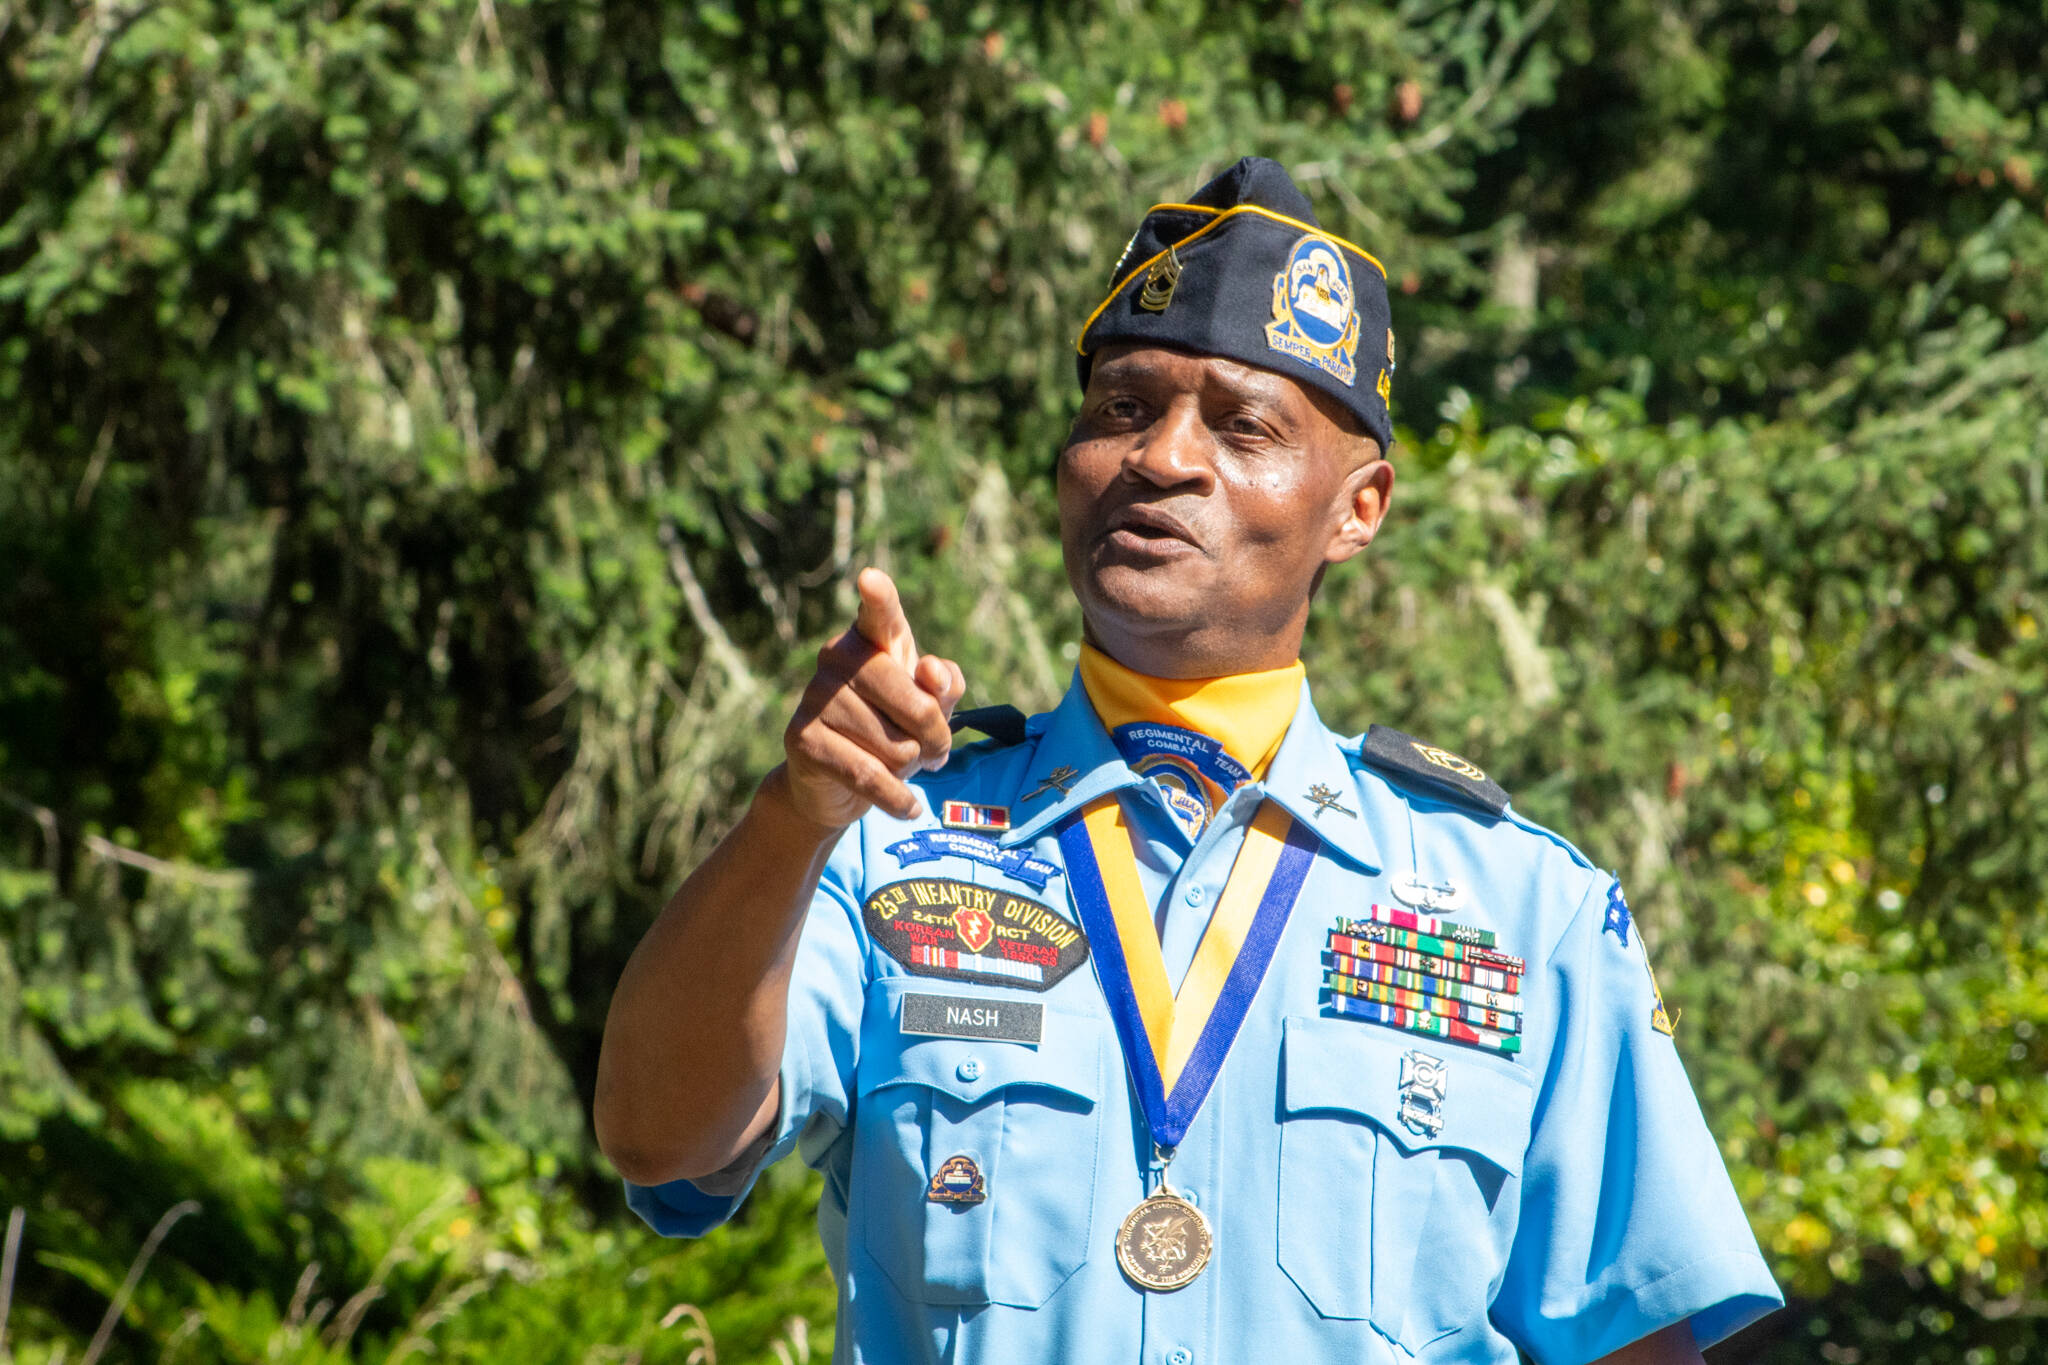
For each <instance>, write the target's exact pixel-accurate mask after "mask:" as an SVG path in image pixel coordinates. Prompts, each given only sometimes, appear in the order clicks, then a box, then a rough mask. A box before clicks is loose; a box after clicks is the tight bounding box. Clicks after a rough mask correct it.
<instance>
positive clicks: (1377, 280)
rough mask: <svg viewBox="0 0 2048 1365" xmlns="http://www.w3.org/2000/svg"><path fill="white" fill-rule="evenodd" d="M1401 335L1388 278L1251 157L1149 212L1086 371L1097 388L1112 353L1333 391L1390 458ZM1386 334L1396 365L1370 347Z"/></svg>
mask: <svg viewBox="0 0 2048 1365" xmlns="http://www.w3.org/2000/svg"><path fill="white" fill-rule="evenodd" d="M1389 323H1390V313H1389V309H1388V305H1387V272H1386V268H1385V267H1384V266H1382V265H1381V264H1380V263H1379V261H1378V260H1377V259H1375V258H1374V256H1373V255H1372V253H1371V252H1369V251H1367V250H1365V249H1364V248H1363V247H1360V246H1355V245H1353V244H1352V243H1350V242H1347V241H1345V240H1344V239H1343V238H1342V237H1339V236H1337V235H1336V234H1334V233H1331V232H1328V231H1325V230H1324V228H1323V227H1322V225H1321V223H1319V222H1318V221H1317V219H1316V214H1315V209H1314V208H1313V207H1311V206H1310V204H1309V201H1308V196H1307V195H1305V194H1303V193H1302V192H1301V190H1300V188H1299V187H1298V186H1296V185H1295V183H1294V181H1293V179H1292V178H1291V177H1289V175H1288V174H1287V170H1286V168H1285V167H1283V166H1281V165H1280V163H1279V162H1277V161H1269V160H1267V159H1266V158H1264V157H1258V156H1248V157H1245V158H1244V159H1243V160H1241V161H1239V162H1238V163H1237V164H1236V165H1234V166H1232V167H1230V169H1228V170H1226V171H1224V172H1223V174H1221V175H1219V176H1217V177H1216V178H1215V179H1214V180H1211V181H1210V182H1209V183H1208V184H1206V185H1204V186H1202V188H1200V189H1199V190H1196V191H1195V192H1194V193H1193V194H1191V195H1189V196H1188V199H1187V202H1186V203H1167V204H1155V205H1153V206H1152V207H1151V209H1149V210H1148V211H1147V212H1146V214H1145V217H1144V221H1142V222H1141V223H1139V224H1138V230H1137V232H1136V233H1135V234H1134V235H1133V236H1132V237H1131V240H1130V243H1129V245H1127V246H1126V247H1125V248H1124V254H1123V257H1122V259H1121V260H1119V261H1118V262H1117V266H1116V270H1115V271H1114V272H1113V274H1112V278H1111V285H1110V291H1109V296H1108V297H1107V298H1105V299H1104V300H1103V301H1102V302H1101V303H1100V304H1099V305H1098V306H1097V307H1096V309H1095V311H1094V312H1093V313H1092V314H1090V315H1089V317H1088V320H1087V321H1086V322H1085V323H1083V324H1082V327H1081V337H1080V341H1079V342H1078V349H1079V352H1080V355H1079V357H1078V369H1079V373H1080V377H1081V383H1082V385H1083V386H1084V387H1085V386H1086V385H1087V383H1088V373H1089V370H1090V369H1091V368H1092V365H1093V357H1094V355H1095V353H1096V352H1097V351H1099V350H1100V349H1101V348H1102V347H1104V346H1106V345H1109V344H1111V343H1113V342H1134V343H1138V344H1141V345H1157V346H1173V347H1178V348H1179V349H1181V350H1185V351H1196V352H1200V353H1202V354H1206V355H1215V356H1224V357H1227V358H1228V359H1231V360H1238V361H1242V362H1244V363H1245V364H1247V365H1256V366H1258V367H1260V368H1261V369H1267V370H1272V371H1275V372H1276V373H1279V374H1284V375H1286V376H1287V377H1288V378H1290V379H1294V380H1297V381H1299V382H1301V383H1303V384H1307V385H1309V386H1310V387H1312V388H1316V389H1320V390H1322V391H1323V392H1324V393H1326V394H1328V395H1329V396H1330V397H1331V398H1334V399H1335V400H1337V402H1338V403H1339V404H1340V405H1341V406H1343V407H1344V408H1345V409H1347V410H1348V411H1349V412H1350V413H1351V414H1352V415H1353V416H1354V417H1356V418H1357V419H1358V421H1359V424H1360V425H1361V426H1362V427H1363V428H1364V429H1365V431H1366V432H1367V434H1369V435H1370V436H1371V437H1372V438H1373V439H1374V440H1376V441H1378V442H1379V444H1380V449H1381V450H1382V451H1384V450H1386V449H1387V448H1388V447H1389V446H1390V445H1392V444H1393V439H1394V429H1393V419H1392V413H1391V411H1390V410H1389V408H1388V397H1389V395H1390V393H1391V383H1390V379H1389V376H1390V375H1391V374H1392V373H1393V366H1394V360H1393V349H1394V347H1393V330H1392V328H1391V326H1390V325H1389ZM1382 334H1384V335H1385V336H1386V338H1387V358H1386V360H1385V362H1384V363H1383V362H1381V361H1380V360H1379V359H1378V358H1377V357H1376V356H1375V355H1374V353H1373V351H1374V347H1373V345H1372V343H1371V342H1370V341H1368V342H1367V344H1366V345H1364V346H1363V347H1361V346H1360V344H1359V343H1360V340H1361V339H1362V338H1377V337H1379V336H1381V335H1382ZM1361 352H1363V353H1362V354H1361Z"/></svg>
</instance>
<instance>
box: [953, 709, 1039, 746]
mask: <svg viewBox="0 0 2048 1365" xmlns="http://www.w3.org/2000/svg"><path fill="white" fill-rule="evenodd" d="M953 729H954V730H955V732H958V731H961V730H979V731H981V732H982V733H983V734H985V735H987V736H988V737H989V738H990V739H992V740H994V741H996V743H998V744H1022V743H1023V742H1024V713H1023V712H1022V711H1019V710H1018V709H1017V708H1016V707H1014V706H977V707H974V708H973V709H971V710H967V711H955V712H954V713H953Z"/></svg>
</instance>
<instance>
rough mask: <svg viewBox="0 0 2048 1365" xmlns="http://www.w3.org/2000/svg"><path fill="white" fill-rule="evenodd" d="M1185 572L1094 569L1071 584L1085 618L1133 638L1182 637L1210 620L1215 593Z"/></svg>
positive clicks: (1117, 566) (1176, 568)
mask: <svg viewBox="0 0 2048 1365" xmlns="http://www.w3.org/2000/svg"><path fill="white" fill-rule="evenodd" d="M1190 578H1191V575H1190V574H1189V573H1188V572H1187V570H1186V569H1185V568H1182V567H1180V566H1175V565H1161V566H1158V567H1156V568H1137V567H1135V566H1133V565H1129V564H1109V565H1102V566H1097V567H1096V568H1094V569H1093V570H1092V571H1091V572H1090V573H1089V575H1088V581H1087V582H1085V583H1081V582H1077V583H1075V584H1074V595H1075V596H1076V597H1078V598H1080V600H1081V605H1082V607H1083V609H1084V610H1085V611H1086V612H1087V615H1088V617H1089V619H1091V620H1093V621H1095V622H1097V623H1098V624H1099V625H1103V626H1110V627H1113V628H1115V629H1117V630H1119V631H1120V632H1121V633H1124V634H1128V635H1134V636H1157V635H1172V634H1184V633H1187V632H1189V631H1193V630H1195V629H1198V628H1199V627H1200V626H1201V625H1202V624H1203V622H1205V621H1207V620H1210V619H1213V617H1214V615H1215V614H1216V608H1217V607H1218V606H1220V605H1221V604H1220V603H1219V602H1218V601H1217V600H1216V594H1214V593H1210V592H1204V591H1202V590H1201V587H1200V585H1198V584H1196V583H1192V582H1190V581H1189V580H1190Z"/></svg>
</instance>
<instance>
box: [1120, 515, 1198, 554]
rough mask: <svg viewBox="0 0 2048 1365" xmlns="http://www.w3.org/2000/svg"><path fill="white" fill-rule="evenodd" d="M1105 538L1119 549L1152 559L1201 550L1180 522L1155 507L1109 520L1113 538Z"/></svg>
mask: <svg viewBox="0 0 2048 1365" xmlns="http://www.w3.org/2000/svg"><path fill="white" fill-rule="evenodd" d="M1105 538H1106V539H1107V540H1108V541H1109V543H1110V544H1112V545H1114V546H1116V547H1117V548H1118V549H1122V550H1127V551H1133V552H1136V553H1140V554H1148V555H1159V554H1177V553H1184V552H1186V551H1190V550H1195V549H1198V548H1199V547H1198V546H1197V545H1196V544H1195V538H1194V536H1193V534H1191V533H1190V532H1189V531H1188V528H1187V527H1186V526H1184V525H1182V524H1181V521H1180V519H1179V518H1177V517H1174V516H1171V515H1169V514H1167V513H1165V512H1161V511H1159V510H1158V509H1157V508H1152V507H1125V508H1121V509H1119V510H1118V511H1117V512H1115V513H1114V514H1113V515H1111V517H1110V519H1109V534H1108V535H1107V536H1106V537H1105Z"/></svg>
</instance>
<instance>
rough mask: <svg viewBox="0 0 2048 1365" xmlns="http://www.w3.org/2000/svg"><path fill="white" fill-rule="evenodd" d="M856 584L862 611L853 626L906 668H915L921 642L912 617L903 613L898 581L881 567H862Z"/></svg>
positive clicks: (876, 646) (862, 636) (864, 637)
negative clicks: (912, 630)
mask: <svg viewBox="0 0 2048 1365" xmlns="http://www.w3.org/2000/svg"><path fill="white" fill-rule="evenodd" d="M854 587H855V588H856V589H857V590H858V591H859V593H860V614H859V615H858V616H856V617H855V618H854V621H853V628H854V629H855V630H856V631H858V632H859V633H860V636H861V638H862V639H864V640H866V641H867V642H868V643H869V644H871V645H873V646H874V647H875V648H876V649H879V650H881V651H882V652H883V653H884V654H887V655H889V656H890V657H891V658H893V659H895V660H896V662H898V663H900V664H902V665H903V667H904V668H906V669H910V668H915V667H916V666H917V641H916V640H915V639H913V638H912V636H911V633H910V618H909V617H907V616H905V615H904V614H903V599H902V598H901V597H900V596H898V594H897V592H896V583H895V580H894V579H892V578H890V577H889V575H887V574H885V573H883V572H882V571H881V570H880V569H862V570H861V571H860V577H859V578H857V579H855V580H854Z"/></svg>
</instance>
